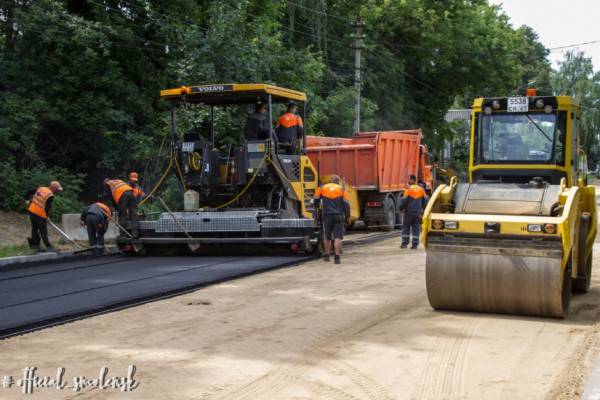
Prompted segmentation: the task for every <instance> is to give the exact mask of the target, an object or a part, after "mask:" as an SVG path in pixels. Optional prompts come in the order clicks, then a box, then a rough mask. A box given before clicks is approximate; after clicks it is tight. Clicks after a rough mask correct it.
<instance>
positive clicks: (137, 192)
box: [133, 186, 145, 197]
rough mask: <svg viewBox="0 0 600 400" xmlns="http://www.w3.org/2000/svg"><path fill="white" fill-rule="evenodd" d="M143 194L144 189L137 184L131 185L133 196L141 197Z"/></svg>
mask: <svg viewBox="0 0 600 400" xmlns="http://www.w3.org/2000/svg"><path fill="white" fill-rule="evenodd" d="M144 194H145V193H144V191H143V190H142V189H140V187H139V186H133V197H142V196H143V195H144Z"/></svg>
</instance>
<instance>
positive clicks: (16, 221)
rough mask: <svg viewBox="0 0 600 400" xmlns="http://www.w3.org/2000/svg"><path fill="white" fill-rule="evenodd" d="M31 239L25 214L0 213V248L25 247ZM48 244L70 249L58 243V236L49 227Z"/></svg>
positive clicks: (29, 226)
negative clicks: (8, 246)
mask: <svg viewBox="0 0 600 400" xmlns="http://www.w3.org/2000/svg"><path fill="white" fill-rule="evenodd" d="M28 237H31V225H30V223H29V216H28V215H27V214H20V213H16V212H5V211H0V246H5V245H26V244H27V239H26V238H28ZM48 237H49V238H50V242H51V243H52V244H53V245H55V246H57V247H58V248H65V249H67V248H70V246H69V245H67V244H62V243H59V242H60V236H59V235H58V233H57V232H56V231H54V230H53V229H52V228H51V227H50V226H49V227H48Z"/></svg>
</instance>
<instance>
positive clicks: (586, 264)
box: [573, 213, 592, 293]
mask: <svg viewBox="0 0 600 400" xmlns="http://www.w3.org/2000/svg"><path fill="white" fill-rule="evenodd" d="M590 220H591V216H590V214H589V213H582V214H581V221H580V223H579V237H578V242H577V246H578V249H577V251H578V254H579V259H578V260H577V277H576V278H575V279H574V280H573V292H575V293H587V291H588V290H589V289H590V283H591V281H592V254H591V253H590V255H589V256H588V257H586V256H585V253H586V248H585V245H586V239H587V235H588V231H589V226H590Z"/></svg>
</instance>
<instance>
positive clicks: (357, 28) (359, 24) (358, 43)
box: [352, 17, 365, 133]
mask: <svg viewBox="0 0 600 400" xmlns="http://www.w3.org/2000/svg"><path fill="white" fill-rule="evenodd" d="M352 27H353V28H354V33H353V34H352V38H353V39H354V89H355V90H356V94H355V98H354V133H357V132H360V89H361V84H362V82H361V69H360V52H361V50H362V49H363V39H364V38H365V35H363V28H364V27H365V23H364V22H363V21H362V19H361V18H360V17H358V18H357V19H356V22H353V23H352Z"/></svg>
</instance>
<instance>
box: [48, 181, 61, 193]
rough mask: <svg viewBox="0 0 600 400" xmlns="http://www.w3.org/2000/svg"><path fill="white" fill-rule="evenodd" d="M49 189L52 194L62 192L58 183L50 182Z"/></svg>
mask: <svg viewBox="0 0 600 400" xmlns="http://www.w3.org/2000/svg"><path fill="white" fill-rule="evenodd" d="M49 188H50V190H52V191H53V192H62V191H63V188H62V186H61V185H60V182H59V181H52V182H50V185H49Z"/></svg>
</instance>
